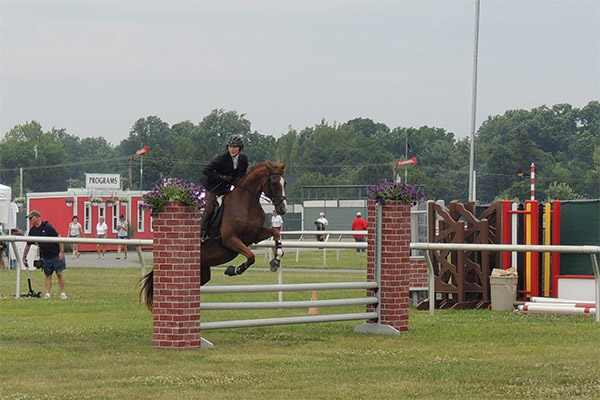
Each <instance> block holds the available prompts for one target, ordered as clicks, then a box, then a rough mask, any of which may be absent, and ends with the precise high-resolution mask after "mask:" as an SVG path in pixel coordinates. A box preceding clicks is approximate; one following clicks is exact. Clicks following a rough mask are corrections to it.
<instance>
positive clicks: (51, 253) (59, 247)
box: [23, 210, 67, 300]
mask: <svg viewBox="0 0 600 400" xmlns="http://www.w3.org/2000/svg"><path fill="white" fill-rule="evenodd" d="M27 219H29V222H30V223H31V227H30V228H29V236H41V237H59V236H60V235H59V234H58V232H57V231H56V229H54V227H53V226H52V224H50V222H48V221H42V215H41V214H40V212H39V211H37V210H33V211H31V212H30V213H29V214H28V215H27ZM31 243H32V242H27V244H26V245H25V249H24V250H23V264H27V254H28V253H29V247H30V245H31ZM38 251H39V254H40V257H41V259H42V268H43V270H44V275H46V294H45V295H44V298H45V299H49V298H50V289H51V288H52V274H53V273H56V278H57V279H58V286H59V287H60V298H61V299H63V300H66V299H67V291H66V289H65V277H64V275H63V271H64V270H65V269H66V268H67V264H66V262H65V249H64V245H63V244H62V243H38Z"/></svg>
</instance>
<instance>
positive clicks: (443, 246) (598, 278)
mask: <svg viewBox="0 0 600 400" xmlns="http://www.w3.org/2000/svg"><path fill="white" fill-rule="evenodd" d="M410 248H411V249H415V250H424V253H425V260H426V261H427V274H428V276H429V313H430V314H431V315H433V314H434V312H435V311H434V310H435V276H434V273H433V264H432V262H431V257H430V256H429V252H428V251H425V250H451V251H452V250H454V251H456V250H472V251H496V252H498V251H499V252H503V251H517V252H520V253H544V252H548V253H571V254H573V253H575V254H589V255H590V258H591V261H592V269H593V271H594V288H595V304H596V322H600V272H599V270H598V258H597V255H598V254H600V246H564V245H558V246H553V245H523V244H465V243H411V244H410ZM432 299H433V301H432Z"/></svg>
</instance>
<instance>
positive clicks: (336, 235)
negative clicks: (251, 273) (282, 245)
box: [251, 230, 367, 265]
mask: <svg viewBox="0 0 600 400" xmlns="http://www.w3.org/2000/svg"><path fill="white" fill-rule="evenodd" d="M292 235H294V236H300V237H299V238H298V239H296V241H297V242H308V243H313V245H312V246H305V247H301V246H298V247H296V262H298V259H299V257H300V248H319V249H321V248H322V246H318V244H319V243H335V242H341V241H342V240H343V239H344V238H348V237H352V236H354V235H363V236H367V231H328V230H324V231H281V237H282V239H283V237H285V236H292ZM317 236H322V237H323V241H318V240H317V239H316V237H317ZM333 241H335V242H333ZM261 243H263V242H261ZM286 243H289V241H286ZM251 247H261V246H260V244H259V245H253V246H251ZM287 247H294V246H287ZM328 248H329V247H327V248H325V247H323V248H322V250H323V265H327V249H328ZM343 248H357V247H343ZM363 248H366V247H358V249H363ZM272 256H273V254H272V253H271V249H270V248H269V250H268V251H266V252H265V262H266V261H267V259H268V258H269V257H272ZM336 260H337V261H339V260H340V250H339V248H337V250H336Z"/></svg>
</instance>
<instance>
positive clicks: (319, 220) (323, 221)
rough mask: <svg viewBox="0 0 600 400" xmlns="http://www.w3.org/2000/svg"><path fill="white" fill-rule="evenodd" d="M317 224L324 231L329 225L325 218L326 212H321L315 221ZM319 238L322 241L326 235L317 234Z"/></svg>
mask: <svg viewBox="0 0 600 400" xmlns="http://www.w3.org/2000/svg"><path fill="white" fill-rule="evenodd" d="M315 225H316V226H317V230H318V231H324V230H325V229H327V227H328V226H329V221H327V218H325V213H324V212H320V213H319V218H317V220H316V221H315ZM317 240H318V241H319V242H322V241H323V240H324V235H317Z"/></svg>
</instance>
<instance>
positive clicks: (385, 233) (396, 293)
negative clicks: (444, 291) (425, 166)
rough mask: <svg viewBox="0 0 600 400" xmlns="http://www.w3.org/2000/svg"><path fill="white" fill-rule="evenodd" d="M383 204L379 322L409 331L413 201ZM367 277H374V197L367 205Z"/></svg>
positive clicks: (401, 330) (399, 329) (402, 330)
mask: <svg viewBox="0 0 600 400" xmlns="http://www.w3.org/2000/svg"><path fill="white" fill-rule="evenodd" d="M381 208H382V219H381V287H380V289H379V292H380V293H379V295H380V303H379V313H380V319H379V323H380V324H382V325H389V326H391V327H393V328H395V329H397V330H398V331H400V332H406V331H408V308H409V286H410V271H411V264H410V204H406V203H394V204H391V203H388V204H385V205H383V206H381ZM368 214H369V215H368V222H369V227H368V232H369V236H368V237H369V239H370V240H369V244H368V258H367V279H368V280H369V281H372V280H374V279H375V262H376V258H375V257H376V248H375V246H376V243H375V237H376V219H375V201H374V200H369V207H368Z"/></svg>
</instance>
